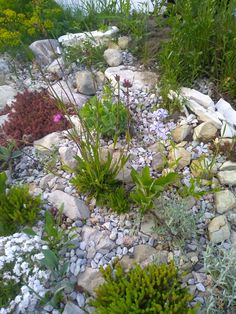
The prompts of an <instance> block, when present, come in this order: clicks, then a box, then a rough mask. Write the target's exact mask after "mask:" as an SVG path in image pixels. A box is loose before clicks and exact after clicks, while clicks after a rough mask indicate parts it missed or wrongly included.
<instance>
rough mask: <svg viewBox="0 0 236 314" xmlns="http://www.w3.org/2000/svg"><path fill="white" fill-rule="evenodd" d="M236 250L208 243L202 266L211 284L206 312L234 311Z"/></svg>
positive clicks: (231, 312)
mask: <svg viewBox="0 0 236 314" xmlns="http://www.w3.org/2000/svg"><path fill="white" fill-rule="evenodd" d="M235 261H236V250H235V249H233V248H231V249H229V250H226V249H224V248H222V247H214V246H212V245H209V246H208V247H207V250H206V253H205V256H204V267H205V270H206V272H207V273H208V274H209V275H210V276H211V279H212V285H211V288H210V289H209V293H208V298H207V313H214V314H222V313H227V314H233V313H236V268H235Z"/></svg>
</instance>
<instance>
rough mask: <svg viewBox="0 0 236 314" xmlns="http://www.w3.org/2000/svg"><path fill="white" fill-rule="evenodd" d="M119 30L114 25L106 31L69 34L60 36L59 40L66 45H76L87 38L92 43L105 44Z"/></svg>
mask: <svg viewBox="0 0 236 314" xmlns="http://www.w3.org/2000/svg"><path fill="white" fill-rule="evenodd" d="M118 32H119V29H118V28H117V27H116V26H112V27H111V28H110V29H108V30H107V31H106V32H102V31H92V32H84V33H76V34H67V35H64V36H61V37H59V38H58V41H59V42H60V43H61V44H62V45H63V46H64V47H69V46H76V45H79V44H81V43H83V42H84V41H85V40H89V39H90V40H91V43H92V44H105V43H107V42H108V41H109V39H111V38H112V37H114V36H115V35H116V34H117V33H118Z"/></svg>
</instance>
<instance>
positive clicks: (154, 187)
mask: <svg viewBox="0 0 236 314" xmlns="http://www.w3.org/2000/svg"><path fill="white" fill-rule="evenodd" d="M131 177H132V180H133V182H134V183H135V190H134V191H133V192H131V194H130V197H131V199H132V200H133V201H134V202H135V203H136V204H137V206H138V207H139V211H140V213H141V214H142V215H143V214H145V213H146V212H147V211H148V210H150V209H152V208H153V207H154V200H155V199H156V198H157V197H159V196H160V194H161V193H162V192H163V191H164V189H165V187H166V186H167V185H169V184H171V183H173V182H175V180H176V178H177V174H175V173H169V174H167V175H166V176H162V177H160V178H157V179H156V178H152V177H151V174H150V169H149V167H148V166H146V167H144V168H143V170H142V173H141V174H139V173H138V172H137V171H136V170H134V169H132V171H131Z"/></svg>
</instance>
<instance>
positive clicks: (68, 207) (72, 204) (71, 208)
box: [48, 190, 90, 220]
mask: <svg viewBox="0 0 236 314" xmlns="http://www.w3.org/2000/svg"><path fill="white" fill-rule="evenodd" d="M48 200H49V202H51V203H52V204H53V205H54V206H56V207H57V208H60V207H61V206H63V213H64V214H65V215H66V216H67V217H68V218H70V219H72V220H75V219H78V218H79V219H84V218H88V217H89V215H90V212H89V209H88V206H87V205H86V204H85V203H84V201H82V200H80V199H79V198H77V197H74V196H71V195H69V194H67V193H65V192H62V191H60V190H55V191H53V192H52V193H50V194H49V195H48Z"/></svg>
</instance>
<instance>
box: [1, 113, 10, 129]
mask: <svg viewBox="0 0 236 314" xmlns="http://www.w3.org/2000/svg"><path fill="white" fill-rule="evenodd" d="M7 120H8V114H4V115H2V116H0V127H1V126H3V124H4V123H5V122H6V121H7Z"/></svg>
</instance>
